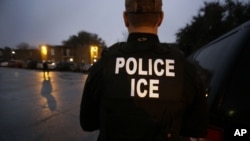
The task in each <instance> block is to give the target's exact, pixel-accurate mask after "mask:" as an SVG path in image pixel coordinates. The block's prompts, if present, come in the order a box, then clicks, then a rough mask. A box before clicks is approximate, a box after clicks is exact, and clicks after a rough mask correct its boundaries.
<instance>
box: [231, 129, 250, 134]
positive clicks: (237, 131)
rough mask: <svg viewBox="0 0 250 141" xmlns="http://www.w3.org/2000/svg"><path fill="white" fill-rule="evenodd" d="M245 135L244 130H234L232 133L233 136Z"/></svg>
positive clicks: (245, 131)
mask: <svg viewBox="0 0 250 141" xmlns="http://www.w3.org/2000/svg"><path fill="white" fill-rule="evenodd" d="M246 133H247V130H246V129H236V130H235V132H234V136H244V134H246Z"/></svg>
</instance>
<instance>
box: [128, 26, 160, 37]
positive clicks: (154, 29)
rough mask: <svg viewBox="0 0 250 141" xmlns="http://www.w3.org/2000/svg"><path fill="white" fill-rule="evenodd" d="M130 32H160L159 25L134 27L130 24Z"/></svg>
mask: <svg viewBox="0 0 250 141" xmlns="http://www.w3.org/2000/svg"><path fill="white" fill-rule="evenodd" d="M128 32H129V33H150V34H155V35H157V34H158V27H147V26H145V27H133V26H129V27H128Z"/></svg>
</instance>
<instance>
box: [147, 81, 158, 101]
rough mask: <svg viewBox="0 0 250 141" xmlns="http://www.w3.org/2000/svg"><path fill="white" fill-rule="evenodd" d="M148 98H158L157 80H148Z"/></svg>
mask: <svg viewBox="0 0 250 141" xmlns="http://www.w3.org/2000/svg"><path fill="white" fill-rule="evenodd" d="M149 90H150V91H149V97H151V98H159V93H158V91H159V80H150V86H149Z"/></svg>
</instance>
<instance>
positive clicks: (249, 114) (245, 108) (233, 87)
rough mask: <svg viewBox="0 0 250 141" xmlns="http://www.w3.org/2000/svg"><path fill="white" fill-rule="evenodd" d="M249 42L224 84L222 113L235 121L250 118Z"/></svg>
mask: <svg viewBox="0 0 250 141" xmlns="http://www.w3.org/2000/svg"><path fill="white" fill-rule="evenodd" d="M249 65H250V43H248V45H247V46H246V47H245V48H244V50H243V51H242V53H241V56H240V57H239V60H238V61H237V64H236V66H235V67H234V69H233V71H232V73H231V75H230V76H231V77H229V81H228V82H229V83H228V85H227V86H226V91H225V96H224V102H223V105H222V113H223V114H224V115H225V116H227V117H231V118H238V119H237V121H242V122H244V121H249V119H250V102H249V100H250V92H249V91H250V67H249Z"/></svg>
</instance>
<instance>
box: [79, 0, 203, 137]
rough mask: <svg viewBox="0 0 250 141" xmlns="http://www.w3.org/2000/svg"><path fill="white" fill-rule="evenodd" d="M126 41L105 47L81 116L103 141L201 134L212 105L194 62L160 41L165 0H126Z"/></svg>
mask: <svg viewBox="0 0 250 141" xmlns="http://www.w3.org/2000/svg"><path fill="white" fill-rule="evenodd" d="M125 7H126V10H125V12H124V14H123V17H124V23H125V25H126V27H127V29H128V32H129V37H128V40H127V42H124V43H117V44H115V45H113V46H111V47H109V48H108V49H107V50H106V51H104V52H103V55H102V58H101V59H100V60H99V61H98V62H97V63H96V64H94V66H93V67H92V68H91V70H90V72H89V75H88V78H87V80H86V84H85V87H84V91H83V97H82V103H81V109H80V122H81V127H82V129H83V130H85V131H94V130H100V135H99V138H98V140H99V141H168V140H171V141H175V140H180V138H182V137H194V138H202V137H204V136H205V135H206V129H207V108H206V99H205V95H204V93H203V89H202V87H201V86H200V84H201V83H200V82H199V77H198V75H197V74H196V71H195V69H194V67H193V66H192V65H191V64H189V63H188V62H187V61H186V59H185V58H184V57H183V55H182V54H181V53H180V51H178V50H177V49H174V48H171V47H169V46H168V45H167V44H163V43H160V42H159V39H158V36H157V32H158V27H159V26H160V25H161V23H162V20H163V12H162V0H125Z"/></svg>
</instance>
